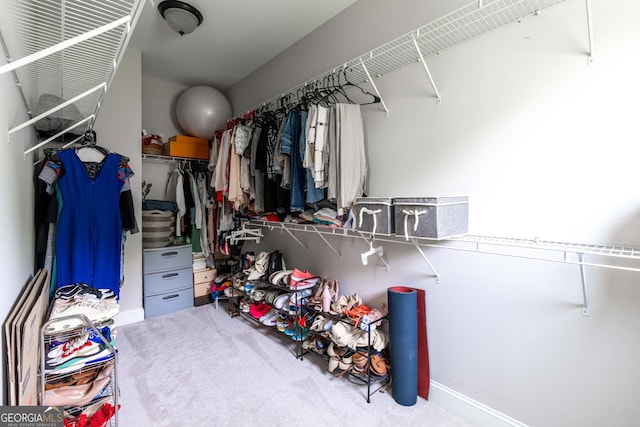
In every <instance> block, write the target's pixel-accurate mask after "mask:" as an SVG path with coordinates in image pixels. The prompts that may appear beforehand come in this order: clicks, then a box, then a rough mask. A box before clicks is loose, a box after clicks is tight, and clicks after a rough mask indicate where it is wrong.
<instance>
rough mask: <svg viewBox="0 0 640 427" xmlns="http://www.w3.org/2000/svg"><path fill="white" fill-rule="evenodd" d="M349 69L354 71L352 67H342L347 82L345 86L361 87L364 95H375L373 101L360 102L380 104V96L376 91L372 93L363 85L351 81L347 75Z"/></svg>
mask: <svg viewBox="0 0 640 427" xmlns="http://www.w3.org/2000/svg"><path fill="white" fill-rule="evenodd" d="M347 69H348V70H349V71H351V72H353V70H352V69H351V67H346V68H343V69H342V75H343V76H344V80H345V84H344V86H349V87H356V88H358V89H360V92H362V93H363V94H364V95H368V96H371V97H373V101H371V102H365V103H360V105H371V104H379V103H380V97H379V96H378V95H376V94H374V93H371V92H369V91H367V90H365V89H364V88H363V87H362V86H360V85H357V84H355V83H352V82H350V81H349V78H348V77H347Z"/></svg>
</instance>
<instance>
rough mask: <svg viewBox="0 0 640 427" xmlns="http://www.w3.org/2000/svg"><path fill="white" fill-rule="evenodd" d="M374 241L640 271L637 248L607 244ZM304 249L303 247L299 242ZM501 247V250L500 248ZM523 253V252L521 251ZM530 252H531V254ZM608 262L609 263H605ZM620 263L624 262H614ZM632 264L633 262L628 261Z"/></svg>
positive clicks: (289, 226)
mask: <svg viewBox="0 0 640 427" xmlns="http://www.w3.org/2000/svg"><path fill="white" fill-rule="evenodd" d="M248 225H250V226H251V225H254V226H261V227H267V228H269V229H271V230H276V229H280V230H284V231H286V232H288V233H290V234H293V233H295V232H298V231H299V232H311V233H314V234H317V235H321V236H322V237H323V240H325V243H326V238H324V236H338V237H350V238H365V239H370V238H371V234H370V233H366V232H361V231H357V230H347V229H341V228H337V229H329V228H325V227H319V226H315V225H311V224H299V223H287V222H269V221H257V220H251V221H250V222H249V223H248ZM374 240H375V242H379V243H380V242H382V243H393V244H401V245H402V244H404V245H411V246H417V247H420V248H429V247H431V248H441V249H448V250H457V251H465V252H477V253H483V254H490V255H498V256H509V257H515V258H525V259H532V260H538V261H547V262H557V263H565V264H576V265H584V266H588V267H598V268H609V269H615V270H625V271H634V272H640V263H638V265H637V266H634V265H628V264H629V262H628V261H629V260H630V261H640V248H637V247H631V246H620V245H610V244H591V243H567V242H554V241H549V240H537V239H519V238H511V237H493V236H481V235H464V236H456V237H449V238H444V239H438V240H437V239H425V238H410V239H409V240H406V239H405V237H404V236H401V235H391V236H375V238H374ZM298 243H299V244H300V245H301V246H303V247H304V248H305V249H307V248H306V246H304V244H302V243H301V242H298ZM500 248H502V249H500ZM331 249H332V251H333V252H334V253H336V254H337V255H339V256H340V255H341V254H340V253H339V252H338V251H337V250H336V249H335V248H334V247H333V246H331ZM520 249H522V250H525V251H521V250H520ZM531 250H533V251H531ZM578 255H581V256H584V255H590V256H594V257H603V259H602V258H598V262H590V261H585V260H584V259H582V260H580V259H579V258H578ZM607 259H608V261H607ZM615 260H620V261H623V262H625V261H626V264H623V263H622V262H616V261H615ZM631 264H633V262H631Z"/></svg>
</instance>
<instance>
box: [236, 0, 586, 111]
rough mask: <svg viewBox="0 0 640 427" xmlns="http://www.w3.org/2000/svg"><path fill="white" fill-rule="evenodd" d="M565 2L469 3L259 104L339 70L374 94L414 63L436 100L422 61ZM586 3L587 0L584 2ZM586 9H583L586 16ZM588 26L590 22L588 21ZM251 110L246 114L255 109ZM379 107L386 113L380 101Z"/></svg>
mask: <svg viewBox="0 0 640 427" xmlns="http://www.w3.org/2000/svg"><path fill="white" fill-rule="evenodd" d="M565 1H567V0H484V1H478V0H476V1H472V2H470V3H469V4H467V5H466V6H464V7H461V8H460V9H457V10H454V11H452V12H450V13H448V14H446V15H444V16H442V17H440V18H438V19H436V20H434V21H432V22H430V23H428V24H426V25H423V26H422V27H420V28H417V29H415V30H414V31H412V32H410V33H408V34H405V35H403V36H401V37H398V38H397V39H395V40H392V41H390V42H387V43H385V44H384V45H382V46H379V47H377V48H375V49H373V50H371V51H369V52H367V53H364V54H362V55H360V56H358V57H356V58H354V59H351V60H350V61H347V62H345V63H343V64H339V65H336V66H335V67H333V68H332V69H330V70H328V71H326V72H324V73H322V74H320V75H318V76H316V77H313V78H311V79H308V80H307V81H305V82H304V83H301V84H299V85H297V86H295V87H293V88H291V89H289V90H288V91H286V92H284V93H282V94H280V95H277V96H274V97H272V98H270V99H269V100H267V101H265V102H263V103H261V104H260V105H266V104H268V103H271V102H273V101H275V100H277V99H278V98H280V97H282V96H285V95H288V96H291V97H293V100H295V99H296V97H297V96H298V90H300V89H304V88H305V87H306V86H307V85H309V84H312V83H314V82H322V81H323V79H325V78H326V77H329V76H331V75H333V74H335V73H337V72H338V70H340V69H349V70H350V72H349V81H350V82H352V83H355V84H361V83H364V82H370V83H371V84H372V86H373V87H374V90H375V91H376V92H377V94H378V96H380V98H381V99H382V96H381V94H380V93H379V92H378V90H377V88H376V86H375V83H374V82H373V81H372V79H373V78H376V77H381V76H383V75H384V74H387V73H389V72H391V71H394V70H397V69H398V68H401V67H404V66H406V65H409V64H413V63H416V62H422V63H423V66H424V67H425V71H426V72H427V74H428V77H429V80H430V83H431V86H432V87H433V89H434V92H435V96H436V98H437V99H438V101H439V100H440V94H439V92H438V90H437V88H436V86H435V83H434V81H433V79H432V77H431V74H430V72H429V70H428V68H427V65H426V63H424V58H428V57H430V56H432V55H437V54H439V53H441V52H443V51H445V50H447V49H450V48H452V47H455V46H457V45H458V44H460V43H463V42H465V41H468V40H471V39H474V38H477V37H480V36H482V35H485V34H488V33H490V32H492V31H494V30H497V29H499V28H502V27H504V26H505V25H508V24H511V23H514V22H521V21H522V20H524V19H526V18H528V17H531V16H535V15H538V14H540V13H541V12H542V11H544V10H546V9H549V8H551V7H553V6H556V5H558V4H560V3H564V2H565ZM587 2H588V0H587ZM589 14H590V8H589V7H588V6H587V15H589ZM589 23H590V20H589ZM590 56H591V30H590V25H589V57H590ZM260 105H258V106H255V107H253V108H252V109H250V110H249V111H251V110H253V109H256V108H258V107H259V106H260ZM382 106H383V108H384V109H385V110H386V111H387V113H388V112H389V111H388V110H387V108H386V105H385V104H384V100H382Z"/></svg>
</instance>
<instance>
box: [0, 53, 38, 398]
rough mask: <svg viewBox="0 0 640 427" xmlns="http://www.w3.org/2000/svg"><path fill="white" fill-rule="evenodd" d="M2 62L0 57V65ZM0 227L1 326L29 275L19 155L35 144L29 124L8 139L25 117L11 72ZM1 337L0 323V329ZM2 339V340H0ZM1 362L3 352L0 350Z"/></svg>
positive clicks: (26, 199)
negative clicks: (0, 238)
mask: <svg viewBox="0 0 640 427" xmlns="http://www.w3.org/2000/svg"><path fill="white" fill-rule="evenodd" d="M5 63H6V61H5V59H4V57H1V58H0V65H4V64H5ZM0 93H2V99H1V100H0V171H2V179H0V194H1V195H2V203H3V208H2V209H0V229H2V230H3V233H2V234H3V236H2V241H3V243H2V246H1V249H0V250H1V253H0V255H1V259H2V261H1V263H0V265H1V266H2V286H0V319H1V320H2V323H3V326H4V321H5V320H6V318H7V316H8V315H9V312H10V310H11V308H12V306H13V304H14V302H15V300H16V298H17V296H18V294H19V293H20V291H21V290H22V288H23V287H24V286H25V285H26V284H27V283H28V281H29V279H30V277H31V276H32V275H33V265H34V239H35V235H34V227H33V198H34V191H33V185H32V182H33V178H32V175H33V161H34V160H33V156H32V155H31V154H30V155H27V156H26V159H25V158H24V156H23V152H24V150H26V149H27V148H29V147H31V146H32V145H33V144H35V132H34V131H33V128H32V127H29V128H26V129H23V130H21V131H19V132H17V133H14V134H13V135H12V136H11V139H10V140H9V137H8V135H9V134H8V130H9V129H10V128H12V127H14V126H17V125H19V124H20V123H22V122H24V121H25V120H28V119H29V117H28V116H27V114H26V110H25V107H24V104H23V103H22V100H21V97H20V95H19V91H18V88H17V87H16V85H15V84H14V82H13V78H12V76H11V73H8V74H4V75H2V76H0ZM2 336H3V337H4V327H3V330H2ZM3 343H4V340H3ZM2 361H3V363H2V366H6V356H5V352H4V345H3V353H2ZM0 381H1V382H2V384H3V387H1V390H0V397H1V400H2V401H4V399H5V398H6V397H7V396H6V394H5V389H4V369H2V370H0Z"/></svg>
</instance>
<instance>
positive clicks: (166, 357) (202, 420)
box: [116, 303, 468, 427]
mask: <svg viewBox="0 0 640 427" xmlns="http://www.w3.org/2000/svg"><path fill="white" fill-rule="evenodd" d="M225 308H226V306H223V303H221V304H220V306H219V308H218V309H215V307H214V306H213V305H204V306H201V307H194V308H191V309H188V310H183V311H180V312H177V313H172V314H169V315H165V316H162V317H156V318H151V319H147V320H145V321H144V322H139V323H136V324H132V325H126V326H122V327H119V328H118V329H117V338H116V342H117V347H118V352H119V353H118V354H119V356H118V358H119V360H118V386H119V390H120V394H119V402H120V404H121V405H122V409H121V410H120V411H119V419H118V421H119V425H120V426H123V427H131V426H290V425H307V426H327V425H357V426H367V427H374V426H394V427H397V426H429V427H468V424H466V423H465V422H463V421H461V420H460V419H458V418H456V417H453V416H452V415H450V414H449V413H448V412H447V411H445V410H444V409H442V408H440V407H438V406H436V405H434V404H431V403H430V402H428V401H426V400H424V399H422V398H418V402H417V404H416V405H413V406H402V405H399V404H398V403H396V402H395V401H394V400H393V397H392V396H391V394H390V393H391V387H388V388H387V389H382V390H381V391H378V392H376V393H375V394H373V395H372V397H371V403H367V401H366V393H367V389H366V386H363V385H360V384H357V383H354V382H353V381H350V380H348V378H347V377H336V376H335V375H334V374H332V373H330V372H328V370H327V368H326V362H324V361H323V360H321V359H320V358H319V357H317V356H315V355H308V356H306V357H305V358H304V360H298V359H296V358H295V357H294V355H293V351H294V347H293V346H294V342H293V341H291V340H287V339H285V338H284V337H281V336H277V335H275V334H273V333H269V332H268V331H267V330H266V327H262V326H259V325H254V324H252V323H251V322H250V321H249V320H247V319H243V318H240V317H234V318H231V317H230V316H229V315H228V314H227V312H226V310H225Z"/></svg>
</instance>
